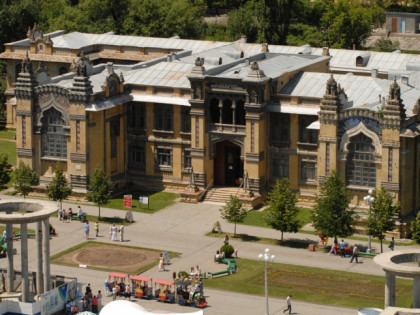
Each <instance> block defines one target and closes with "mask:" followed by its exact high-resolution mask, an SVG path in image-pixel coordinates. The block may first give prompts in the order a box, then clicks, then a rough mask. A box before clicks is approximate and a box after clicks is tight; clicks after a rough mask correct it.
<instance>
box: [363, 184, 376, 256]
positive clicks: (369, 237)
mask: <svg viewBox="0 0 420 315" xmlns="http://www.w3.org/2000/svg"><path fill="white" fill-rule="evenodd" d="M372 194H373V191H372V189H369V191H368V194H367V195H366V196H365V197H364V198H363V200H364V201H366V202H368V203H369V217H370V213H371V211H372V203H373V202H374V201H375V197H373V196H372ZM367 252H368V253H371V252H372V237H371V236H370V234H369V236H368V250H367Z"/></svg>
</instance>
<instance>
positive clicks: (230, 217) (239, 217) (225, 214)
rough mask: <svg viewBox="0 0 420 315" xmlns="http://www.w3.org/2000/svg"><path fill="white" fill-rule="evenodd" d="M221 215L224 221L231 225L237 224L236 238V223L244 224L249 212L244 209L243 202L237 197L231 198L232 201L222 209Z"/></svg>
mask: <svg viewBox="0 0 420 315" xmlns="http://www.w3.org/2000/svg"><path fill="white" fill-rule="evenodd" d="M220 214H221V217H222V218H223V219H225V220H226V221H228V222H229V223H235V229H234V232H233V237H235V236H236V223H241V222H244V220H245V217H246V214H247V211H246V209H245V208H244V207H242V202H240V201H239V199H238V198H237V197H235V196H232V195H231V196H230V200H229V201H228V202H227V203H226V205H224V206H223V207H222V208H220Z"/></svg>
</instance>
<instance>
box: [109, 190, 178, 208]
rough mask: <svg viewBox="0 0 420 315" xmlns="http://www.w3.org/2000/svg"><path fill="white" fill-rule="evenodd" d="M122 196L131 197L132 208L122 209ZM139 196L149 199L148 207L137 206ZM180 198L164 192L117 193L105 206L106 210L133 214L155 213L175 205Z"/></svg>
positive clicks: (138, 191) (137, 191)
mask: <svg viewBox="0 0 420 315" xmlns="http://www.w3.org/2000/svg"><path fill="white" fill-rule="evenodd" d="M124 195H131V196H132V207H131V208H125V207H124ZM139 196H142V197H149V207H148V206H147V205H146V204H141V205H140V204H139ZM179 197H180V195H179V194H175V193H169V192H165V191H158V192H153V191H144V190H133V191H131V192H129V193H128V192H126V193H119V194H118V195H116V196H115V197H113V198H112V199H111V200H110V201H109V203H108V204H107V205H106V207H107V208H112V209H118V210H125V211H127V210H131V211H135V212H144V213H155V212H157V211H159V210H162V209H164V208H166V207H168V206H170V205H172V204H174V203H175V200H176V199H178V198H179Z"/></svg>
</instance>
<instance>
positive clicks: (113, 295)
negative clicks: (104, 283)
mask: <svg viewBox="0 0 420 315" xmlns="http://www.w3.org/2000/svg"><path fill="white" fill-rule="evenodd" d="M116 299H117V286H116V285H114V286H113V287H112V300H113V301H115V300H116Z"/></svg>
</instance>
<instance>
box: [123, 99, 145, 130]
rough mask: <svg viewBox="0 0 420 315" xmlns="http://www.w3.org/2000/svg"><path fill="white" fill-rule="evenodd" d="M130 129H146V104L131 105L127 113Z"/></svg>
mask: <svg viewBox="0 0 420 315" xmlns="http://www.w3.org/2000/svg"><path fill="white" fill-rule="evenodd" d="M127 123H128V129H146V106H145V104H144V103H131V104H129V106H128V111H127Z"/></svg>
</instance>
